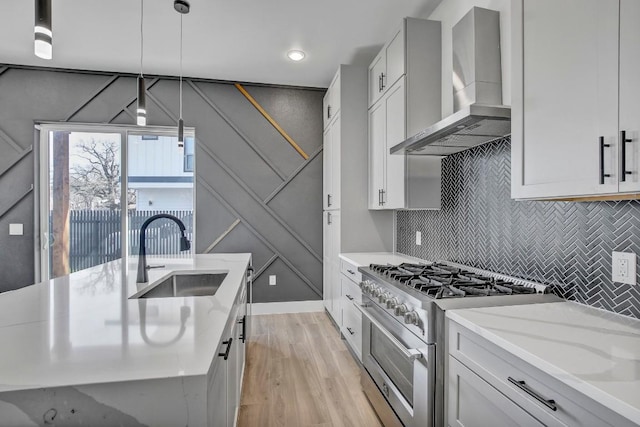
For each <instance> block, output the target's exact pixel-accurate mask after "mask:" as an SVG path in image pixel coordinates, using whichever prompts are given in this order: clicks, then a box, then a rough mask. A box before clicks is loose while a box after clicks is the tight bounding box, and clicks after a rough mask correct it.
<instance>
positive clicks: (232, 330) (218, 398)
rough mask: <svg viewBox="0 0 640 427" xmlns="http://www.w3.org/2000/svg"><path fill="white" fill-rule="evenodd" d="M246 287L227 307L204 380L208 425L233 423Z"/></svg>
mask: <svg viewBox="0 0 640 427" xmlns="http://www.w3.org/2000/svg"><path fill="white" fill-rule="evenodd" d="M246 328H247V289H246V287H243V288H242V290H241V291H240V293H239V294H238V297H237V299H236V302H235V303H234V307H233V309H232V310H231V314H230V316H229V321H228V323H227V327H226V328H225V331H224V332H223V335H222V343H221V344H220V346H219V348H218V350H217V352H218V357H217V359H216V360H214V362H213V363H212V366H211V369H210V373H209V375H208V381H207V421H208V425H209V427H225V426H226V427H234V426H235V425H236V424H237V419H238V411H239V409H240V396H241V392H242V378H243V374H244V365H245V360H246V333H247V329H246Z"/></svg>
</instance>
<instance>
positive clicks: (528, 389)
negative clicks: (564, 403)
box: [508, 377, 558, 411]
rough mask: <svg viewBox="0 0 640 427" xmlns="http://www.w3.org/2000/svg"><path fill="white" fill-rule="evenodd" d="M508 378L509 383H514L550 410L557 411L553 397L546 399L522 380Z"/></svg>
mask: <svg viewBox="0 0 640 427" xmlns="http://www.w3.org/2000/svg"><path fill="white" fill-rule="evenodd" d="M508 380H509V382H510V383H511V384H513V385H515V386H516V387H518V388H519V389H520V390H522V391H524V392H525V393H527V394H528V395H529V396H531V397H533V398H534V399H535V400H537V401H538V402H540V403H542V404H543V405H544V406H546V407H547V408H549V409H551V410H552V411H557V410H558V407H557V406H556V401H555V400H553V399H549V400H547V399H545V398H543V397H541V396H540V395H539V394H538V393H536V392H535V391H533V390H532V389H531V387H529V386H528V385H527V384H526V383H525V382H524V381H518V380H514V379H513V378H511V377H509V378H508Z"/></svg>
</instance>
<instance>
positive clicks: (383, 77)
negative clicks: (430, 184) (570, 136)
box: [369, 18, 442, 210]
mask: <svg viewBox="0 0 640 427" xmlns="http://www.w3.org/2000/svg"><path fill="white" fill-rule="evenodd" d="M440 40H441V26H440V22H437V21H428V20H423V19H415V18H405V19H404V20H403V22H402V26H401V28H400V29H399V30H398V31H396V32H395V33H394V35H393V36H392V37H391V39H390V40H389V42H388V43H386V44H385V45H384V47H383V48H382V50H381V51H380V53H379V54H378V56H376V58H375V59H374V60H373V62H372V63H371V65H370V66H369V209H374V210H379V209H403V208H408V207H412V208H424V209H437V208H439V207H440V189H439V186H438V188H429V189H426V188H425V189H423V191H424V192H429V193H430V194H428V195H426V196H425V197H420V200H421V201H425V203H421V205H420V206H409V205H408V202H407V200H408V197H407V190H408V185H407V182H408V181H407V179H406V178H407V177H406V175H405V171H406V158H405V156H404V155H391V154H390V153H389V150H390V149H391V147H393V146H394V145H396V144H399V143H401V142H402V141H404V140H405V139H406V138H407V137H409V136H412V135H414V134H416V133H417V132H419V131H421V130H423V129H424V128H426V127H428V126H430V125H432V124H434V123H435V122H437V121H438V120H440V119H441V118H442V114H441V90H442V89H441V85H442V79H441V73H442V72H441V56H442V55H441V43H440ZM437 169H438V170H437V174H439V172H440V169H439V163H438V164H437ZM434 172H436V171H434Z"/></svg>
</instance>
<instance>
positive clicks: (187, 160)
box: [183, 137, 195, 172]
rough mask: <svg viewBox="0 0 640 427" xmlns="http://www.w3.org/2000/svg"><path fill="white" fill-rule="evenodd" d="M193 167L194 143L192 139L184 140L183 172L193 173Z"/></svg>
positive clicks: (186, 138)
mask: <svg viewBox="0 0 640 427" xmlns="http://www.w3.org/2000/svg"><path fill="white" fill-rule="evenodd" d="M194 166H195V141H194V138H193V137H185V139H184V169H183V170H184V171H185V172H193V171H194Z"/></svg>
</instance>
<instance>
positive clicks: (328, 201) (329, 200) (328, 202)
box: [327, 194, 331, 206]
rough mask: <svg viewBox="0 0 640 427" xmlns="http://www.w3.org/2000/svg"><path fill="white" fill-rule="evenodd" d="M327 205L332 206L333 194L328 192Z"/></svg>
mask: <svg viewBox="0 0 640 427" xmlns="http://www.w3.org/2000/svg"><path fill="white" fill-rule="evenodd" d="M327 206H331V194H327Z"/></svg>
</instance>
